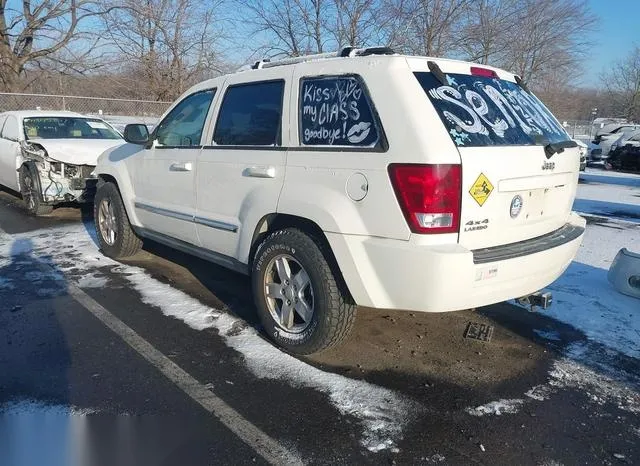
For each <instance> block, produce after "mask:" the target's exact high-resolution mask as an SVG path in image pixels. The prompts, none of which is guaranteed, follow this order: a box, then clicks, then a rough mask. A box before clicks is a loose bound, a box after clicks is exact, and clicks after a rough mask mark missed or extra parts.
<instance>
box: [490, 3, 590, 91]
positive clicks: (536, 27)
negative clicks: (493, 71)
mask: <svg viewBox="0 0 640 466" xmlns="http://www.w3.org/2000/svg"><path fill="white" fill-rule="evenodd" d="M518 4H519V11H518V14H517V15H515V16H514V17H513V23H514V24H515V25H516V27H514V28H512V29H511V31H510V33H509V34H508V35H507V37H506V41H507V43H508V44H509V47H508V49H507V50H506V52H505V53H504V55H503V57H502V58H501V60H500V62H499V63H498V64H499V65H501V66H503V67H505V68H507V69H509V70H510V71H513V72H515V73H517V74H519V75H520V76H521V77H522V78H523V79H525V80H527V81H529V82H530V83H533V84H535V83H536V82H540V81H543V80H544V77H545V73H548V72H550V71H551V70H555V71H558V70H562V71H563V72H564V73H563V75H564V76H566V77H569V76H575V74H576V70H578V69H579V68H580V65H579V59H580V58H581V57H582V56H583V54H584V53H585V52H586V51H587V50H588V46H589V41H588V37H589V35H588V33H589V32H590V31H592V30H593V29H594V28H595V24H596V17H595V16H594V15H593V14H592V13H591V11H590V9H589V5H588V3H587V2H586V1H585V0H518ZM574 79H575V78H574Z"/></svg>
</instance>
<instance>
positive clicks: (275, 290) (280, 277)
mask: <svg viewBox="0 0 640 466" xmlns="http://www.w3.org/2000/svg"><path fill="white" fill-rule="evenodd" d="M266 270H267V272H266V274H265V276H264V293H265V298H266V302H267V307H268V309H269V313H270V314H271V317H272V318H273V320H274V321H275V323H276V324H277V325H278V327H280V328H281V329H283V330H285V331H287V332H290V333H301V332H304V331H305V330H306V328H307V327H308V326H309V325H310V324H311V320H312V318H313V312H314V305H315V300H314V295H313V287H312V286H311V279H310V278H309V274H308V273H307V271H306V270H305V269H304V267H302V265H301V264H300V262H298V261H297V260H295V259H294V258H293V257H291V256H289V255H285V254H281V255H278V256H276V257H274V258H273V259H271V261H270V262H269V264H268V265H267V269H266Z"/></svg>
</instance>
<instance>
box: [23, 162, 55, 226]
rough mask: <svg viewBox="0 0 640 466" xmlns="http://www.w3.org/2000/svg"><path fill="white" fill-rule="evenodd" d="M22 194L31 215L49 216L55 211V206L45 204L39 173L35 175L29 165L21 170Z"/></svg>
mask: <svg viewBox="0 0 640 466" xmlns="http://www.w3.org/2000/svg"><path fill="white" fill-rule="evenodd" d="M20 194H22V199H23V200H24V204H25V207H26V209H27V211H28V212H29V213H30V214H31V215H35V216H41V215H49V214H50V213H51V212H52V211H53V206H50V205H46V204H44V202H43V200H42V193H41V192H40V179H39V178H38V173H37V172H35V173H34V170H32V169H31V168H30V167H29V166H28V165H23V166H22V168H21V169H20Z"/></svg>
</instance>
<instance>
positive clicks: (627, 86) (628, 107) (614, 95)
mask: <svg viewBox="0 0 640 466" xmlns="http://www.w3.org/2000/svg"><path fill="white" fill-rule="evenodd" d="M602 83H603V85H604V87H605V89H607V94H608V96H609V98H610V99H611V101H612V103H613V104H614V108H615V112H616V113H617V115H619V116H623V117H625V118H627V119H628V120H631V121H640V47H639V46H637V45H636V46H635V47H634V48H633V50H632V51H631V53H630V54H629V55H628V56H627V57H626V58H625V59H623V60H620V61H619V62H617V63H615V64H614V65H613V66H612V67H611V69H610V70H609V71H607V72H605V73H604V74H603V76H602Z"/></svg>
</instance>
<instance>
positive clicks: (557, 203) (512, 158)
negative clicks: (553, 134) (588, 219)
mask: <svg viewBox="0 0 640 466" xmlns="http://www.w3.org/2000/svg"><path fill="white" fill-rule="evenodd" d="M459 152H460V157H461V159H462V190H463V191H462V211H461V224H460V239H459V242H460V244H462V245H463V246H465V247H466V248H468V249H479V248H487V247H492V246H498V245H501V244H509V243H515V242H518V241H523V240H527V239H530V238H535V237H537V236H542V235H544V234H546V233H549V232H551V231H554V230H557V229H558V228H561V227H562V226H563V225H564V224H565V223H566V221H567V218H568V217H569V214H570V212H571V207H572V204H573V199H574V197H575V193H576V188H577V184H578V166H579V155H578V149H577V148H573V149H565V150H564V152H562V153H560V154H555V155H554V156H553V157H551V158H550V159H547V158H546V156H545V153H544V149H543V147H541V146H525V147H519V146H500V147H496V146H490V147H460V148H459ZM551 167H553V168H551Z"/></svg>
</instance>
